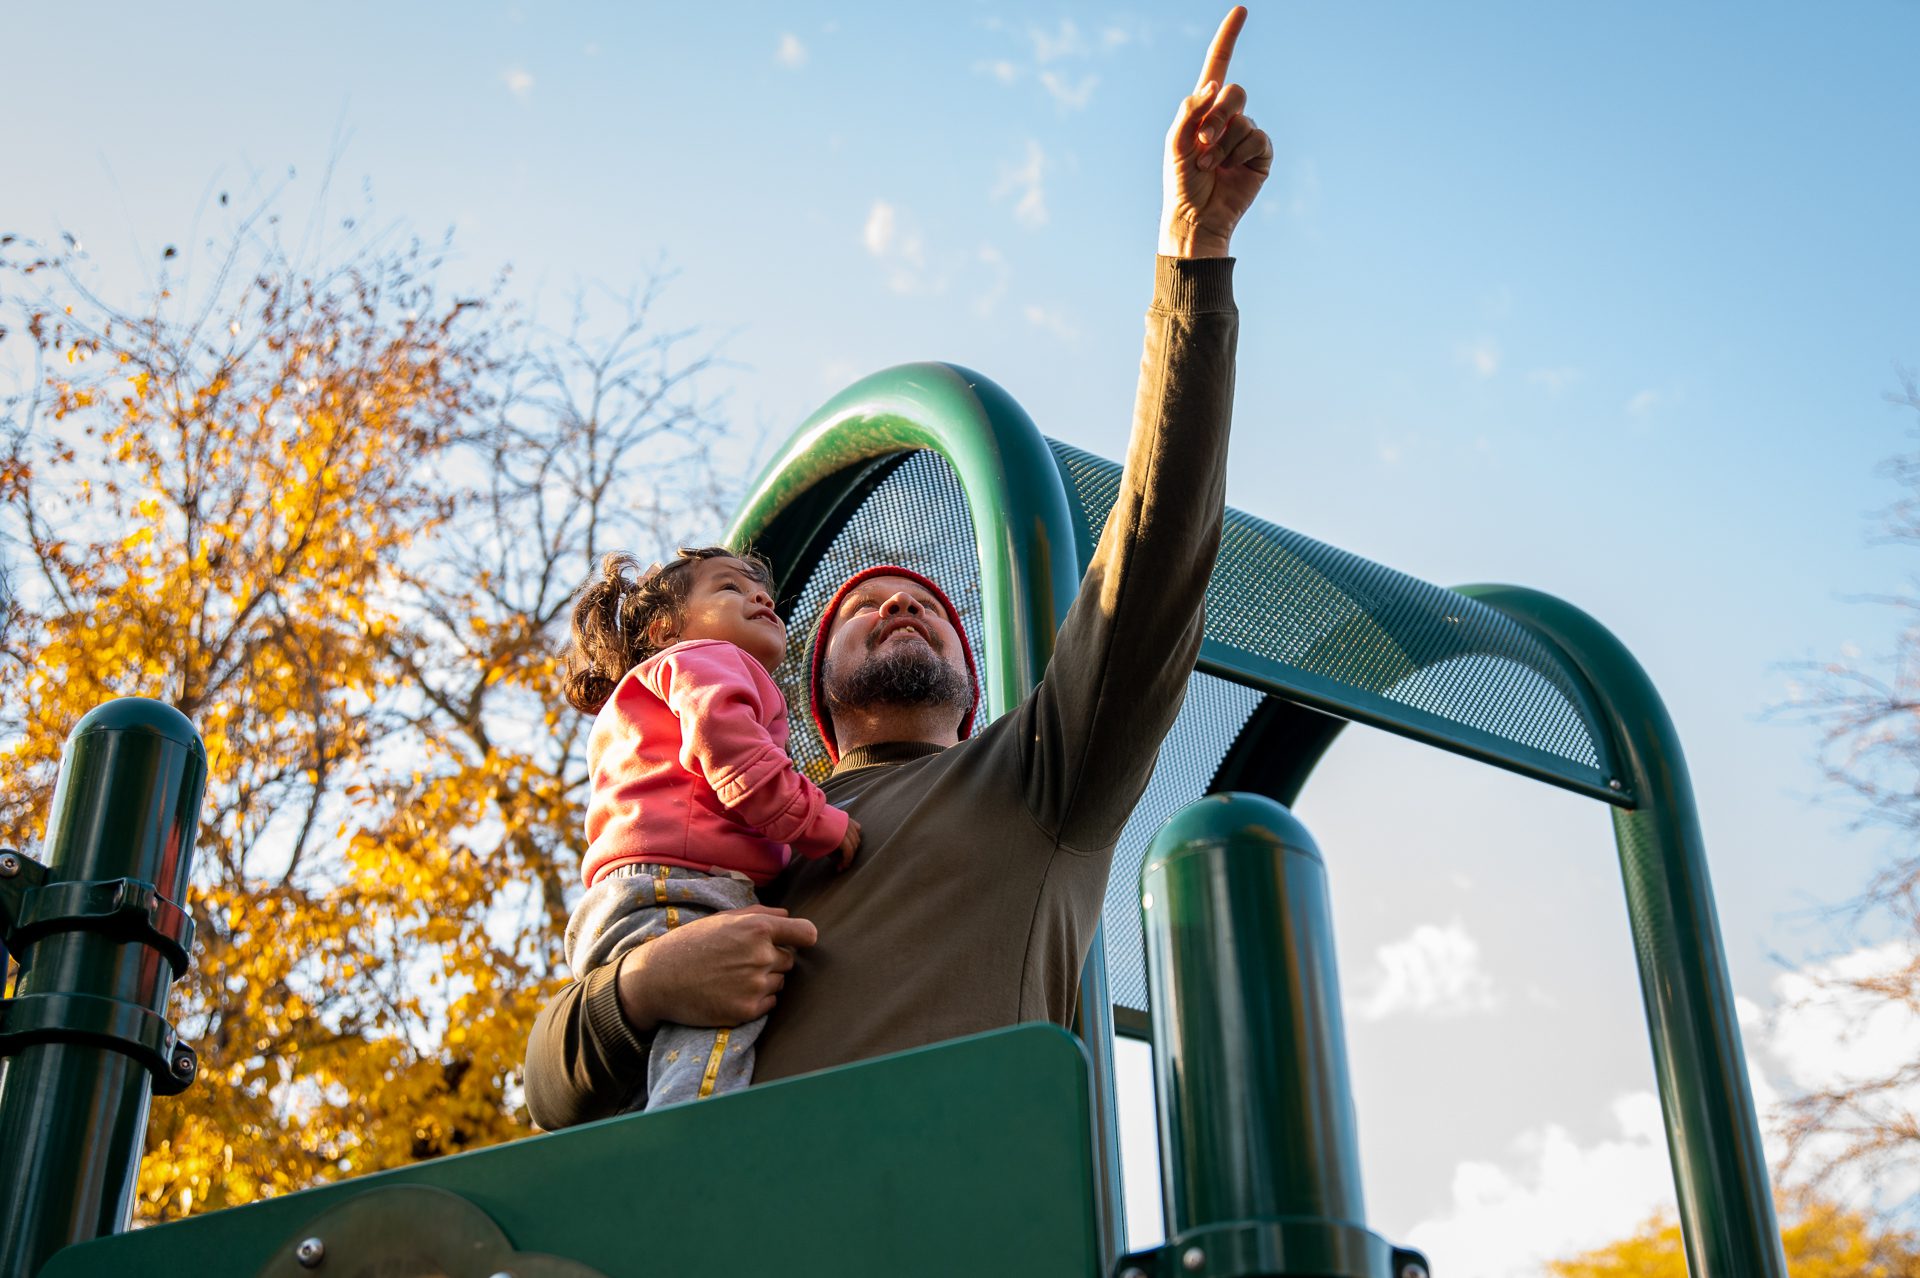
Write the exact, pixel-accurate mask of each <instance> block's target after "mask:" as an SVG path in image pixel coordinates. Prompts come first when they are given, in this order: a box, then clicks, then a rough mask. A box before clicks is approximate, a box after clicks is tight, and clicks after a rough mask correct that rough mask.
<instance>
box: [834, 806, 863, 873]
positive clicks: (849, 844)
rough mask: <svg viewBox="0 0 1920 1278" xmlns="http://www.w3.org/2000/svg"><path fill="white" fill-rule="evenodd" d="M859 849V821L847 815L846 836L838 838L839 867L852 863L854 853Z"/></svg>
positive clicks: (842, 867) (844, 867)
mask: <svg viewBox="0 0 1920 1278" xmlns="http://www.w3.org/2000/svg"><path fill="white" fill-rule="evenodd" d="M859 850H860V823H859V822H858V821H856V820H854V819H853V818H852V817H848V818H847V833H846V837H845V838H843V839H841V840H840V851H839V852H838V854H837V860H838V864H839V868H840V869H842V870H845V869H846V868H847V867H848V866H850V865H852V864H853V857H854V854H855V853H856V852H858V851H859Z"/></svg>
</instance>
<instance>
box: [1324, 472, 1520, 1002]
mask: <svg viewBox="0 0 1920 1278" xmlns="http://www.w3.org/2000/svg"><path fill="white" fill-rule="evenodd" d="M1398 458H1399V451H1398V450H1397V449H1395V450H1394V454H1393V456H1392V457H1387V456H1385V455H1383V456H1382V460H1383V461H1388V462H1392V461H1396V460H1398ZM1361 988H1362V989H1363V990H1364V991H1365V992H1364V993H1363V994H1362V996H1361V997H1360V998H1359V999H1358V1000H1357V1002H1356V1003H1355V1004H1354V1013H1355V1015H1357V1016H1358V1017H1359V1018H1360V1019H1361V1020H1365V1021H1378V1020H1383V1019H1385V1018H1386V1017H1389V1016H1395V1015H1398V1014H1400V1013H1402V1012H1411V1013H1414V1014H1415V1015H1418V1016H1426V1017H1447V1016H1464V1015H1467V1014H1469V1013H1472V1012H1485V1011H1490V1010H1492V1009H1493V1008H1494V1007H1495V1006H1497V1004H1498V1002H1499V1000H1498V999H1497V998H1496V996H1495V994H1494V987H1493V978H1492V977H1491V976H1489V975H1487V973H1486V972H1485V971H1483V970H1482V969H1481V966H1480V946H1479V944H1478V943H1477V942H1475V941H1474V939H1473V938H1472V937H1471V936H1469V935H1468V934H1467V929H1466V926H1465V925H1464V924H1462V923H1461V922H1460V921H1459V920H1458V919H1455V920H1454V921H1453V922H1451V923H1449V924H1447V925H1446V926H1445V927H1441V926H1438V925H1436V924H1432V923H1423V924H1421V925H1420V926H1419V927H1416V928H1415V929H1413V932H1412V934H1411V935H1409V936H1408V937H1407V938H1406V939H1405V940H1402V941H1394V942H1392V943H1390V944H1387V945H1383V946H1381V947H1380V948H1379V949H1378V950H1376V951H1375V952H1374V965H1373V968H1372V970H1371V971H1369V972H1368V973H1367V974H1366V975H1365V976H1364V977H1363V978H1362V981H1361Z"/></svg>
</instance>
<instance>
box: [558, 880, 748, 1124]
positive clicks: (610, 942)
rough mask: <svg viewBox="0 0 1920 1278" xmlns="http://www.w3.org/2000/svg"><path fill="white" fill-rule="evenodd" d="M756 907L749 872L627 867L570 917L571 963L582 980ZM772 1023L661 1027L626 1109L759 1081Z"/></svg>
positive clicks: (602, 882) (591, 891) (654, 1105)
mask: <svg viewBox="0 0 1920 1278" xmlns="http://www.w3.org/2000/svg"><path fill="white" fill-rule="evenodd" d="M753 903H754V897H753V883H752V881H751V880H749V879H748V878H747V877H746V876H745V875H740V876H738V877H735V876H732V875H725V874H706V873H702V872H701V871H699V870H689V869H686V868H684V867H682V866H678V865H623V866H621V867H620V868H619V869H618V870H615V871H614V872H613V873H612V874H609V875H607V876H606V877H604V878H602V879H601V880H600V881H599V882H598V883H596V884H594V885H593V886H592V887H590V888H588V889H587V893H586V895H585V896H583V897H581V898H580V904H578V905H576V906H574V907H573V915H572V916H571V917H570V918H569V919H568V920H567V965H568V966H569V967H571V968H572V969H573V976H574V979H575V980H585V979H586V975H587V973H588V972H591V971H592V970H593V969H594V968H596V967H600V966H601V965H603V964H606V963H611V962H613V961H614V960H615V959H617V958H619V957H620V956H621V955H623V954H625V953H627V952H628V951H629V950H635V949H638V948H640V947H641V946H642V945H645V944H646V943H647V942H648V941H651V940H653V939H654V938H655V937H657V936H663V935H665V934H666V933H667V932H670V931H672V930H673V929H674V928H676V927H679V926H681V925H682V924H684V923H687V922H690V921H691V920H693V919H697V918H701V917H704V916H705V915H708V914H717V913H719V912H720V911H721V910H738V909H743V908H745V907H746V906H749V905H752V904H753ZM766 1023H767V1018H766V1017H764V1016H762V1017H760V1018H759V1019H758V1020H754V1021H749V1022H747V1023H746V1024H745V1025H736V1026H734V1027H733V1028H732V1029H719V1030H716V1029H697V1028H694V1027H692V1026H688V1025H662V1026H661V1027H660V1029H659V1031H658V1032H657V1033H656V1034H655V1035H654V1036H653V1050H652V1052H651V1053H650V1054H649V1055H648V1057H647V1078H646V1086H645V1088H644V1089H642V1088H641V1087H640V1086H639V1080H637V1079H636V1080H635V1088H634V1092H633V1095H632V1096H631V1097H629V1099H628V1101H627V1104H626V1106H625V1107H624V1108H625V1110H626V1111H628V1112H631V1111H633V1110H639V1109H658V1108H659V1107H660V1106H662V1105H672V1104H676V1103H677V1102H680V1101H690V1100H699V1099H701V1098H702V1097H706V1096H717V1095H719V1094H720V1093H721V1092H732V1091H738V1090H740V1089H741V1088H743V1087H745V1086H747V1084H749V1083H751V1082H752V1081H753V1045H754V1043H755V1042H757V1041H758V1040H759V1038H760V1031H761V1029H763V1028H764V1027H765V1026H766Z"/></svg>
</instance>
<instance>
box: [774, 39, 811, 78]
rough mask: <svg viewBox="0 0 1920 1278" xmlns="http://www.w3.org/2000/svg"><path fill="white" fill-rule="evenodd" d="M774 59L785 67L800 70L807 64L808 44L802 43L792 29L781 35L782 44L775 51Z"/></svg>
mask: <svg viewBox="0 0 1920 1278" xmlns="http://www.w3.org/2000/svg"><path fill="white" fill-rule="evenodd" d="M773 60H774V61H775V62H778V63H779V64H780V65H781V66H783V67H789V68H791V69H793V70H795V71H798V70H799V69H800V68H801V67H804V66H805V65H807V46H806V45H804V44H802V43H800V37H799V36H797V35H795V34H794V33H793V32H791V31H787V32H784V33H782V34H781V36H780V46H779V48H777V49H775V50H774V51H773Z"/></svg>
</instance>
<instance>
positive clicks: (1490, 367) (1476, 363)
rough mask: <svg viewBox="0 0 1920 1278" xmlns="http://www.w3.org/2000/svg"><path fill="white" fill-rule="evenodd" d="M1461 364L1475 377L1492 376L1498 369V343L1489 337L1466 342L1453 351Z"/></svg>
mask: <svg viewBox="0 0 1920 1278" xmlns="http://www.w3.org/2000/svg"><path fill="white" fill-rule="evenodd" d="M1455 354H1456V356H1457V357H1458V358H1459V360H1460V362H1461V363H1462V364H1465V365H1466V366H1467V367H1468V368H1471V369H1472V370H1473V373H1474V376H1476V377H1492V376H1493V375H1494V374H1495V373H1497V372H1499V371H1500V345H1499V343H1497V342H1495V341H1494V340H1493V339H1492V338H1491V337H1483V338H1481V339H1480V340H1479V341H1477V342H1471V343H1468V344H1467V345H1465V346H1462V347H1461V348H1460V349H1459V350H1458V351H1456V352H1455Z"/></svg>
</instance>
